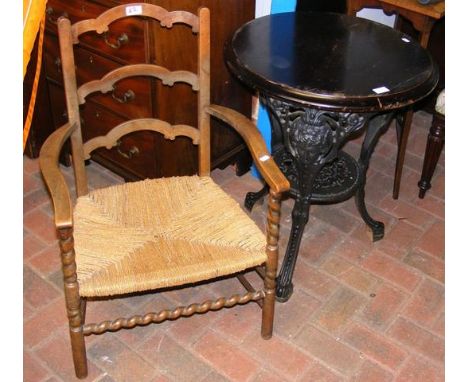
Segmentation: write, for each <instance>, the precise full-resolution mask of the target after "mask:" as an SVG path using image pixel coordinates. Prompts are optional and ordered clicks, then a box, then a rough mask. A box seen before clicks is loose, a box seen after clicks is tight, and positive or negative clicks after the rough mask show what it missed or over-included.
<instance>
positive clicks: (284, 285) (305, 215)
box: [276, 198, 310, 302]
mask: <svg viewBox="0 0 468 382" xmlns="http://www.w3.org/2000/svg"><path fill="white" fill-rule="evenodd" d="M309 209H310V204H309V202H308V201H306V200H304V199H303V198H300V199H296V203H295V204H294V208H293V212H292V226H291V233H290V235H289V242H288V248H287V249H286V254H285V255H284V259H283V263H282V264H281V271H280V273H279V276H278V283H277V287H276V300H277V301H279V302H286V301H288V300H289V298H290V297H291V295H292V293H293V289H294V286H293V283H292V277H293V272H294V268H295V267H296V260H297V255H298V254H299V247H300V244H301V240H302V234H303V233H304V228H305V226H306V224H307V222H308V221H309Z"/></svg>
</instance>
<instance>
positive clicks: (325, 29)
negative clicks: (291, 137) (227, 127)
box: [225, 12, 438, 112]
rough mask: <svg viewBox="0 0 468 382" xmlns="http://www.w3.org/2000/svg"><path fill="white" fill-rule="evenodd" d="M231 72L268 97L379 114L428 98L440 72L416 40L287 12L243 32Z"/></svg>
mask: <svg viewBox="0 0 468 382" xmlns="http://www.w3.org/2000/svg"><path fill="white" fill-rule="evenodd" d="M225 59H226V64H227V66H228V67H229V69H230V70H231V72H232V73H233V74H234V75H236V76H237V77H238V78H239V79H240V80H241V81H243V82H245V83H246V84H247V85H249V86H250V87H253V88H255V89H257V90H259V91H260V92H261V93H263V94H267V95H268V94H270V95H273V96H278V97H281V98H283V99H286V100H290V101H294V102H298V103H302V104H307V105H310V106H315V107H318V108H320V109H327V110H339V111H353V112H372V111H384V110H392V109H397V108H401V107H404V106H407V105H410V104H412V103H414V102H416V101H418V100H419V99H421V98H423V97H425V96H426V95H428V94H429V93H430V92H431V91H432V90H433V89H434V87H435V85H436V84H437V80H438V69H437V66H436V64H435V63H434V61H433V60H432V58H431V56H430V55H429V54H428V52H427V51H426V50H425V49H423V48H422V47H421V46H420V45H419V43H418V42H417V41H415V40H413V39H412V38H411V37H409V36H407V35H404V34H402V33H400V32H398V31H396V30H394V29H392V28H390V27H387V26H385V25H382V24H379V23H376V22H373V21H370V20H366V19H362V18H357V17H353V16H346V15H341V14H334V13H314V12H307V13H300V12H298V13H295V12H292V13H280V14H274V15H268V16H264V17H261V18H258V19H255V20H252V21H250V22H248V23H247V24H245V25H243V26H242V27H241V28H239V29H238V30H237V31H236V33H235V34H234V36H233V38H232V40H230V41H228V43H227V44H226V48H225Z"/></svg>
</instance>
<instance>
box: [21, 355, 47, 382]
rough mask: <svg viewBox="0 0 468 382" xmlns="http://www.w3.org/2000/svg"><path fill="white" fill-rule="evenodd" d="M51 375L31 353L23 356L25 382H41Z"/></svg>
mask: <svg viewBox="0 0 468 382" xmlns="http://www.w3.org/2000/svg"><path fill="white" fill-rule="evenodd" d="M48 375H49V371H48V370H47V369H46V368H45V367H44V366H43V365H42V363H41V362H40V361H39V360H37V359H36V358H35V356H34V355H32V354H31V353H30V352H28V351H26V352H24V354H23V381H24V382H39V381H43V380H44V379H45V378H46V377H47V376H48Z"/></svg>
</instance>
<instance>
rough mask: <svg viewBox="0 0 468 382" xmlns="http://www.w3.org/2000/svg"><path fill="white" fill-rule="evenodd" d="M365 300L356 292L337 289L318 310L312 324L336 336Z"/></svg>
mask: <svg viewBox="0 0 468 382" xmlns="http://www.w3.org/2000/svg"><path fill="white" fill-rule="evenodd" d="M365 302H366V299H365V298H364V297H362V296H361V295H360V294H358V293H357V292H354V291H352V290H350V289H347V288H339V289H338V290H337V291H336V292H335V293H334V294H333V296H332V297H331V298H330V299H328V301H327V302H326V303H325V304H324V305H323V306H322V307H321V308H320V309H319V310H318V312H317V314H316V317H315V319H314V323H315V324H316V325H317V326H320V327H321V328H322V329H324V330H325V331H327V332H330V333H333V334H334V335H337V334H338V333H340V332H341V331H342V330H343V328H344V327H345V326H346V325H347V324H348V323H349V322H350V321H351V320H352V318H353V316H355V314H356V313H357V311H359V309H361V308H362V307H363V306H364V304H365Z"/></svg>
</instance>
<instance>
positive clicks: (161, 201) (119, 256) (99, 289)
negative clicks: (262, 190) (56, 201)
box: [74, 176, 266, 297]
mask: <svg viewBox="0 0 468 382" xmlns="http://www.w3.org/2000/svg"><path fill="white" fill-rule="evenodd" d="M221 212H222V213H221ZM74 225H75V231H74V234H75V252H76V262H77V275H78V281H79V283H80V294H81V295H82V296H86V297H92V296H109V295H115V294H123V293H130V292H140V291H145V290H150V289H156V288H162V287H170V286H177V285H182V284H186V283H193V282H197V281H201V280H205V279H209V278H213V277H218V276H222V275H226V274H232V273H234V272H238V271H242V270H245V269H247V268H250V267H253V266H257V265H260V264H263V263H264V262H265V261H266V254H265V243H266V239H265V235H264V234H263V233H262V232H261V231H260V229H259V228H258V227H257V226H256V224H255V223H254V222H253V221H252V220H251V219H250V218H249V217H248V216H247V215H246V214H245V213H244V211H243V210H242V209H241V208H240V206H239V205H238V203H237V202H236V201H235V200H233V199H232V198H231V197H229V196H228V195H226V194H225V193H224V191H223V190H222V189H221V188H220V187H219V186H218V185H217V184H216V183H214V182H213V181H212V179H211V178H210V177H198V176H185V177H173V178H162V179H153V180H144V181H140V182H134V183H126V184H122V185H118V186H113V187H108V188H104V189H99V190H95V191H91V192H90V193H89V194H88V195H86V196H82V197H80V198H78V201H77V204H76V207H75V211H74Z"/></svg>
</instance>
